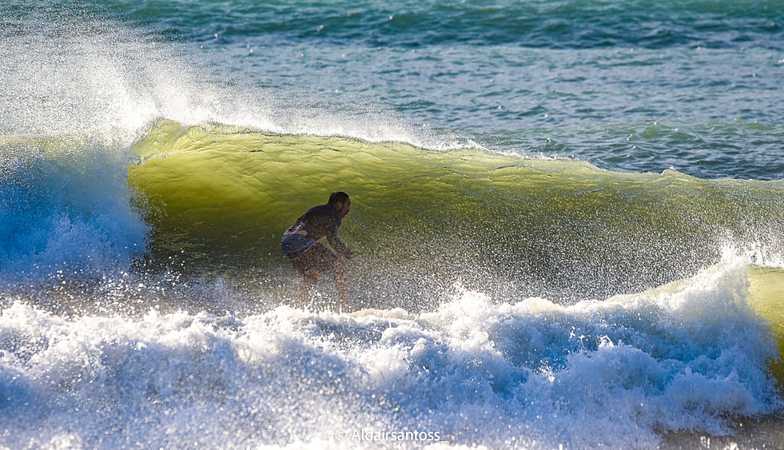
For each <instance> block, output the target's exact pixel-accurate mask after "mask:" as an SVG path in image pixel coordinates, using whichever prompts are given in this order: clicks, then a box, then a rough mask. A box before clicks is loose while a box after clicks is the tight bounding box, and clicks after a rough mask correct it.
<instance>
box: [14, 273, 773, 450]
mask: <svg viewBox="0 0 784 450" xmlns="http://www.w3.org/2000/svg"><path fill="white" fill-rule="evenodd" d="M743 273H744V266H743V265H741V264H737V265H731V264H730V265H722V266H717V267H713V268H711V269H709V270H706V271H704V272H702V273H700V274H698V275H697V276H695V277H694V278H692V279H689V280H685V281H684V282H683V283H682V284H680V285H677V286H667V287H663V288H661V289H659V290H654V291H649V292H645V293H641V294H636V295H627V296H620V297H614V298H611V299H609V300H608V301H606V302H582V303H579V304H576V305H573V306H560V305H558V304H556V303H552V302H550V301H548V300H545V299H539V298H529V299H525V300H522V301H518V302H512V303H500V304H499V303H495V302H494V301H493V300H492V299H490V298H489V297H487V296H485V295H483V294H481V293H476V292H469V291H463V292H458V293H457V294H456V295H455V298H454V300H453V301H451V302H449V303H447V304H444V305H442V306H441V307H440V308H439V309H438V310H436V311H434V312H430V313H424V314H421V315H415V314H410V313H407V312H406V311H404V310H391V311H366V312H364V313H361V314H354V315H335V314H313V313H308V312H304V311H300V310H295V309H290V308H288V307H278V308H277V309H274V310H272V311H270V312H267V313H264V314H255V315H249V316H245V317H236V316H232V315H229V316H214V315H210V314H206V313H199V314H189V313H185V312H180V313H176V314H170V315H161V314H159V313H157V312H154V311H153V312H150V313H148V314H147V315H145V316H143V317H141V318H138V319H132V318H126V317H118V316H116V317H99V316H84V317H80V318H76V319H66V318H63V317H59V316H54V315H50V314H48V313H45V312H43V311H41V310H37V309H35V308H33V307H31V306H29V305H26V304H23V303H19V302H17V303H14V304H11V305H8V307H7V308H5V309H4V310H3V312H2V316H0V348H1V349H2V358H1V359H0V364H1V365H0V390H1V391H2V393H3V398H4V399H5V401H4V402H3V403H2V404H0V408H2V410H4V411H6V413H4V414H2V415H0V420H1V421H2V423H0V427H2V429H5V430H8V431H9V433H5V434H4V435H2V437H0V439H2V444H3V445H8V446H11V447H21V446H25V445H41V446H44V445H55V444H57V443H63V442H65V443H67V444H68V445H76V446H84V447H101V448H109V447H126V446H129V445H136V444H135V443H138V442H142V443H151V442H155V443H156V445H165V446H166V447H171V448H178V447H183V446H193V445H200V446H210V447H221V448H234V447H243V448H245V447H248V446H260V445H267V446H270V447H271V448H298V447H308V446H311V447H312V446H314V445H329V446H330V447H334V448H364V447H367V445H368V442H367V441H364V442H363V441H357V440H356V439H355V436H356V435H355V434H354V433H355V432H356V431H357V430H367V431H368V432H372V431H375V432H383V431H394V430H419V431H433V432H435V431H438V432H439V435H440V436H442V439H445V440H448V442H450V443H451V444H454V445H486V446H488V447H490V448H559V446H560V445H562V446H565V447H566V448H589V447H597V446H607V447H611V448H653V447H655V446H657V445H658V444H659V443H660V437H659V436H660V435H659V434H658V432H660V431H674V430H692V431H697V432H708V433H711V434H718V435H720V434H724V433H728V432H729V431H730V428H729V425H730V422H729V419H728V417H737V416H758V415H761V414H767V413H770V412H773V411H776V410H777V409H779V408H781V406H782V403H781V400H780V398H779V397H778V395H777V394H776V393H775V390H774V387H773V382H772V380H771V379H770V377H769V375H768V373H767V368H766V363H767V360H768V359H769V358H770V357H772V356H773V355H774V354H775V350H774V348H773V343H772V342H771V339H770V336H769V335H768V334H767V331H766V329H765V328H764V327H763V325H762V324H761V323H760V322H759V321H758V319H757V318H756V317H755V316H754V315H753V314H752V313H751V311H750V310H749V308H748V306H747V304H746V298H745V295H746V293H745V292H746V290H745V289H746V288H745V281H744V276H743ZM10 411H14V414H9V413H8V412H10ZM433 443H434V442H432V441H431V442H414V443H410V444H411V446H424V445H427V444H433ZM377 444H378V445H380V446H384V445H387V446H389V447H393V446H394V443H392V442H386V443H385V442H378V443H377Z"/></svg>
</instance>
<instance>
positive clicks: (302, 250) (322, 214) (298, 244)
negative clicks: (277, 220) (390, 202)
mask: <svg viewBox="0 0 784 450" xmlns="http://www.w3.org/2000/svg"><path fill="white" fill-rule="evenodd" d="M350 210H351V199H350V198H349V196H348V194H346V193H345V192H333V193H332V194H331V195H330V196H329V201H328V202H327V204H326V205H319V206H314V207H313V208H310V209H309V210H308V211H307V212H305V214H303V215H302V216H300V217H299V218H298V219H297V221H296V222H295V223H294V225H292V226H291V227H290V228H289V229H288V230H286V231H285V232H284V233H283V237H282V238H281V240H280V244H281V249H282V250H283V254H284V255H286V256H287V257H288V258H289V259H290V260H291V263H292V265H293V266H294V269H296V271H297V272H298V273H299V274H300V275H301V276H302V290H301V298H302V302H303V305H304V304H307V301H308V297H309V296H310V291H311V290H312V289H313V287H314V286H315V284H316V282H318V280H319V278H320V276H321V273H323V272H332V271H334V272H335V285H336V287H337V290H338V302H339V303H338V311H340V310H342V307H343V306H344V305H346V304H347V302H348V286H347V281H346V274H345V260H346V259H350V258H351V250H350V249H349V248H348V247H347V246H346V244H344V243H343V241H341V240H340V238H339V237H338V228H340V225H341V223H342V221H343V218H344V217H346V215H347V214H348V213H349V211H350Z"/></svg>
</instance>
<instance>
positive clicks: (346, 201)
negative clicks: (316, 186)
mask: <svg viewBox="0 0 784 450" xmlns="http://www.w3.org/2000/svg"><path fill="white" fill-rule="evenodd" d="M329 204H330V205H332V206H334V207H335V209H336V210H337V211H338V214H340V217H341V218H343V217H346V214H348V212H349V210H351V199H350V198H349V197H348V194H346V193H345V192H333V193H332V194H331V195H330V196H329Z"/></svg>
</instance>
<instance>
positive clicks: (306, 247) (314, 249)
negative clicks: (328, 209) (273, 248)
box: [280, 233, 337, 275]
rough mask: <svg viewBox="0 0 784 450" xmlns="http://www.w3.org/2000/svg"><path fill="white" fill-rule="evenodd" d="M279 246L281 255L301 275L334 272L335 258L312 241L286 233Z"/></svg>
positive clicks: (324, 248) (299, 235)
mask: <svg viewBox="0 0 784 450" xmlns="http://www.w3.org/2000/svg"><path fill="white" fill-rule="evenodd" d="M280 246H281V250H283V254H284V255H286V256H287V257H289V259H291V263H292V265H294V268H295V269H296V270H297V272H299V273H300V274H302V275H305V274H307V273H308V272H313V271H316V272H328V271H332V270H335V262H336V261H337V256H336V255H335V254H334V253H333V252H332V251H331V250H330V249H328V248H326V247H325V246H323V245H321V244H319V243H318V242H316V241H314V240H313V239H308V238H307V237H305V236H303V235H301V234H296V233H287V234H284V235H283V239H281V241H280Z"/></svg>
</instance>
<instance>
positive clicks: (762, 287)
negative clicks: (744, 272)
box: [749, 267, 784, 388]
mask: <svg viewBox="0 0 784 450" xmlns="http://www.w3.org/2000/svg"><path fill="white" fill-rule="evenodd" d="M749 293H750V295H749V300H750V303H751V307H752V308H753V309H754V311H755V312H756V313H757V314H759V315H760V316H761V317H763V318H764V319H765V320H766V321H767V322H768V324H769V325H770V329H771V332H772V333H773V336H774V338H775V339H776V342H777V344H778V348H779V355H780V356H781V358H784V308H782V302H784V270H782V269H776V268H770V267H752V268H751V269H750V270H749ZM771 371H772V372H773V375H774V376H775V377H776V379H777V380H778V382H779V386H781V387H782V388H784V359H780V360H778V361H774V362H773V364H771Z"/></svg>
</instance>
